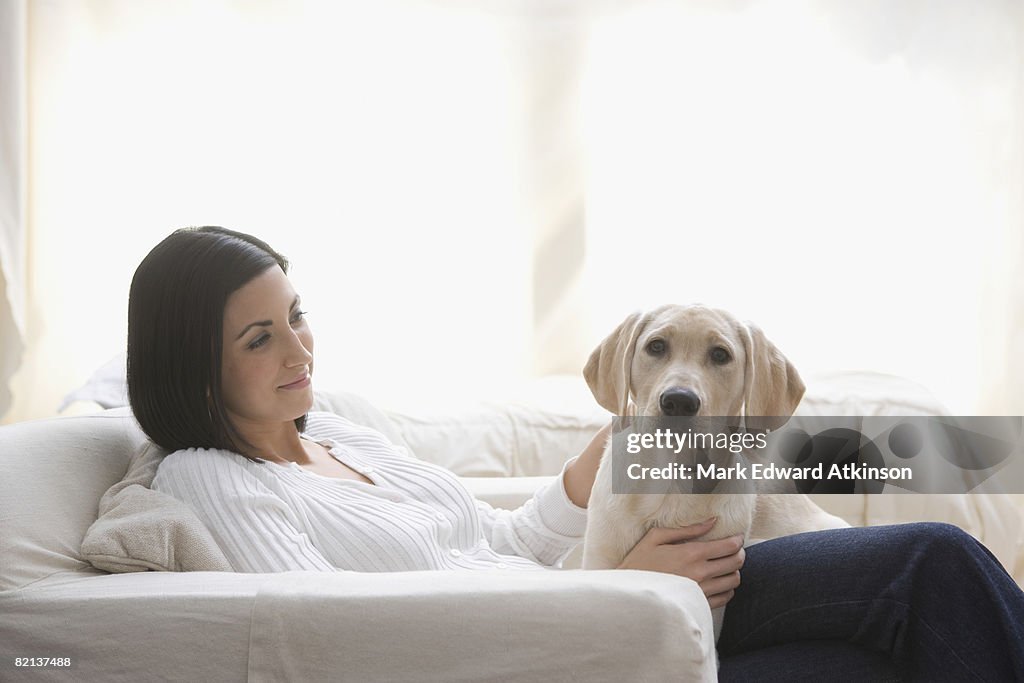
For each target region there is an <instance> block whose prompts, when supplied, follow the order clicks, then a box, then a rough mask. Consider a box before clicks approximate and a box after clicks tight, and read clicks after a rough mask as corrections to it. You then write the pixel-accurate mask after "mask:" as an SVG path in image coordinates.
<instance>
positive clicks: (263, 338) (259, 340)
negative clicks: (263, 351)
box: [249, 334, 270, 349]
mask: <svg viewBox="0 0 1024 683" xmlns="http://www.w3.org/2000/svg"><path fill="white" fill-rule="evenodd" d="M268 341H270V335H269V334H261V335H260V336H259V337H256V339H254V340H252V341H251V342H250V343H249V348H250V349H258V348H259V347H261V346H263V345H264V344H266V343H267V342H268Z"/></svg>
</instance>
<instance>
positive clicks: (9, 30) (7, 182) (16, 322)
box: [0, 0, 28, 416]
mask: <svg viewBox="0 0 1024 683" xmlns="http://www.w3.org/2000/svg"><path fill="white" fill-rule="evenodd" d="M26 10H27V7H26V3H25V1H24V0H9V1H8V2H4V3H2V4H0V416H3V415H4V413H5V412H7V410H8V409H9V408H10V406H11V403H12V395H11V391H10V387H9V381H10V379H11V377H12V376H13V375H14V372H15V371H16V370H17V368H18V366H19V364H20V363H21V356H22V351H23V350H24V335H25V325H26V323H25V300H26V297H27V289H26V279H25V275H26V274H25V260H26V254H27V250H28V243H27V240H26V218H27V216H26V204H27V190H26V185H25V179H26V165H25V163H26V161H25V156H26V141H27V131H26V121H25V119H26V113H25V112H26V92H27V91H26V75H27V71H26V63H25V62H26V59H25V58H26V51H27V46H26V26H27V24H26V22H27V11H26Z"/></svg>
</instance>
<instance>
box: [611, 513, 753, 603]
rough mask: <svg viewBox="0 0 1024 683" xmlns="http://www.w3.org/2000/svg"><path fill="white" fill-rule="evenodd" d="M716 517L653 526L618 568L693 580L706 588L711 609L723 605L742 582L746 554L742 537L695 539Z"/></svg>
mask: <svg viewBox="0 0 1024 683" xmlns="http://www.w3.org/2000/svg"><path fill="white" fill-rule="evenodd" d="M714 523H715V520H714V519H709V520H707V521H705V522H701V523H700V524H691V525H690V526H684V527H682V528H679V529H668V528H659V527H655V528H652V529H650V530H649V531H648V532H647V533H646V534H645V535H644V537H643V538H641V539H640V541H639V542H637V544H636V545H635V546H633V549H632V550H630V551H629V554H628V555H626V557H625V559H623V560H622V564H620V565H619V567H618V568H619V569H646V570H648V571H654V572H664V573H666V574H677V575H679V576H685V577H687V578H690V579H693V580H694V581H696V582H697V584H698V585H699V586H700V587H701V590H703V591H704V595H705V596H707V599H708V603H709V604H710V605H711V607H712V609H713V608H715V607H722V606H723V605H725V604H726V603H727V602H729V601H730V600H731V599H732V596H733V595H735V591H736V587H737V586H739V585H740V567H742V566H743V560H744V559H745V557H746V554H745V553H744V552H743V537H742V536H730V537H728V538H723V539H721V540H718V541H693V540H690V539H694V538H697V537H699V536H701V535H703V534H706V533H707V532H708V531H710V530H711V527H712V526H713V525H714Z"/></svg>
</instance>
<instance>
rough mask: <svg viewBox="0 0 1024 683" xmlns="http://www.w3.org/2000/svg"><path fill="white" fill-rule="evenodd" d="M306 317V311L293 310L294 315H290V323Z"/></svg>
mask: <svg viewBox="0 0 1024 683" xmlns="http://www.w3.org/2000/svg"><path fill="white" fill-rule="evenodd" d="M305 317H306V311H295V315H293V316H292V323H293V324H294V323H297V322H299V321H300V320H302V319H303V318H305Z"/></svg>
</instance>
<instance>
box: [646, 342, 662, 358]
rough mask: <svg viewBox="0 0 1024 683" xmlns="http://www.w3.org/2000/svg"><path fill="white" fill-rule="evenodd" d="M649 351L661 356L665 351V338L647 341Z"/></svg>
mask: <svg viewBox="0 0 1024 683" xmlns="http://www.w3.org/2000/svg"><path fill="white" fill-rule="evenodd" d="M647 353H649V354H651V355H652V356H660V355H661V354H663V353H665V341H664V340H663V339H652V340H651V341H649V342H647Z"/></svg>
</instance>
